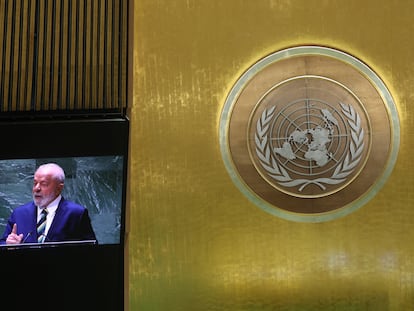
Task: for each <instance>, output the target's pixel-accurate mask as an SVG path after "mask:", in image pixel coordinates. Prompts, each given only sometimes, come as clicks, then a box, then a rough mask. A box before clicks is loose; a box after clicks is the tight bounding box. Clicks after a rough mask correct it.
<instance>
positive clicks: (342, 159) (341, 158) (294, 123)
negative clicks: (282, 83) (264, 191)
mask: <svg viewBox="0 0 414 311" xmlns="http://www.w3.org/2000/svg"><path fill="white" fill-rule="evenodd" d="M302 79H305V78H302ZM310 79H317V78H315V77H312V78H307V80H308V81H307V84H309V80H310ZM324 82H325V83H328V85H325V86H328V87H332V86H330V85H329V84H332V82H331V81H324ZM319 84H320V81H319ZM319 86H321V84H320V85H319ZM336 87H340V86H338V85H336ZM313 92H314V93H315V89H314V90H313ZM318 93H319V96H320V94H322V93H323V90H319V92H318ZM355 103H357V100H355V99H354V100H353V104H354V105H355ZM259 111H262V112H261V114H260V117H259V118H257V120H256V122H255V124H254V125H255V126H254V128H255V132H254V140H253V139H251V140H250V141H251V142H252V141H254V145H252V146H250V147H251V149H252V150H254V152H251V156H252V161H253V162H255V163H256V168H257V169H258V171H260V172H261V174H262V176H263V178H264V179H265V180H266V181H267V182H269V183H270V184H271V185H272V186H274V187H275V188H278V189H279V190H281V191H283V192H286V193H289V194H290V195H294V196H299V197H315V196H318V197H321V196H325V195H329V194H332V193H333V192H336V191H339V190H340V189H341V188H343V187H344V186H346V184H347V183H349V182H351V181H352V180H353V178H355V177H356V176H357V175H358V172H359V171H360V170H361V168H362V166H363V163H364V162H365V161H364V158H365V157H366V155H367V151H368V148H369V141H370V140H369V137H368V139H366V135H369V131H367V130H366V129H365V128H366V127H367V125H368V124H369V120H368V117H367V116H366V115H365V114H363V118H361V116H360V113H359V112H358V111H357V110H356V109H355V108H354V106H353V105H348V104H346V103H343V102H336V103H331V102H327V101H325V100H324V99H319V98H297V99H294V100H293V101H291V102H287V103H284V102H280V103H279V105H278V104H277V103H275V105H271V106H269V107H267V108H265V109H262V110H260V109H257V112H259ZM366 133H367V134H366ZM252 134H253V133H252Z"/></svg>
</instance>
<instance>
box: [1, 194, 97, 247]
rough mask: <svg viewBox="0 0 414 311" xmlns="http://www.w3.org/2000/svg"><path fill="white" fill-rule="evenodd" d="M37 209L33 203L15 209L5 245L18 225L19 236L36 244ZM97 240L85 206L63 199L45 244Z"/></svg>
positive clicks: (2, 240) (5, 236)
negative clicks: (14, 227)
mask: <svg viewBox="0 0 414 311" xmlns="http://www.w3.org/2000/svg"><path fill="white" fill-rule="evenodd" d="M36 222H37V207H36V206H35V204H34V203H33V202H30V203H27V204H24V205H22V206H19V207H17V208H15V209H14V210H13V212H12V214H11V215H10V218H9V220H8V222H7V226H6V229H5V230H4V233H3V236H2V238H1V239H0V244H5V243H6V239H7V236H8V235H9V234H10V233H11V231H12V228H13V225H14V224H15V223H17V234H21V233H23V239H24V242H25V243H36V242H37V234H36ZM81 240H96V237H95V233H94V231H93V228H92V225H91V220H90V218H89V214H88V210H87V209H86V208H84V207H83V206H81V205H79V204H76V203H74V202H71V201H67V200H65V199H64V198H62V199H61V200H60V202H59V206H58V208H57V209H56V214H55V217H54V219H53V222H52V224H51V225H50V228H49V231H48V233H47V236H46V239H45V242H62V241H81Z"/></svg>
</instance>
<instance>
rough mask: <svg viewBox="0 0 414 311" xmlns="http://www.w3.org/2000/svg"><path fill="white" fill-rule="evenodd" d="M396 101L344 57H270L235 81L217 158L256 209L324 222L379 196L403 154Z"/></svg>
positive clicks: (312, 49)
mask: <svg viewBox="0 0 414 311" xmlns="http://www.w3.org/2000/svg"><path fill="white" fill-rule="evenodd" d="M399 133H400V127H399V117H398V111H397V109H396V105H395V103H394V100H393V97H392V95H391V93H390V92H389V90H388V88H387V86H386V85H385V83H384V82H383V81H382V79H381V78H380V77H379V76H378V75H377V74H376V72H374V71H373V70H372V69H371V68H370V67H369V66H368V65H366V64H365V63H363V62H362V61H360V60H359V59H357V58H355V57H354V56H352V55H350V54H347V53H345V52H342V51H339V50H336V49H332V48H327V47H321V46H297V47H291V48H287V49H284V50H280V51H277V52H275V53H272V54H269V55H267V56H265V57H263V58H261V59H259V60H258V61H257V62H256V63H254V64H253V65H252V66H251V67H249V68H248V69H247V70H246V71H244V73H243V74H242V75H241V76H240V77H239V78H238V79H237V81H236V83H235V84H234V85H233V87H232V88H231V89H230V91H229V93H228V95H227V97H226V100H225V102H224V105H223V109H222V112H221V115H220V124H219V137H220V150H221V153H222V158H223V161H224V165H225V168H226V169H227V171H228V173H229V176H230V178H231V179H232V181H233V182H234V184H235V185H236V186H237V188H238V189H239V190H240V191H241V193H242V194H243V195H245V196H246V197H247V198H248V199H249V200H250V202H252V203H254V204H255V205H257V206H258V207H260V208H261V209H262V210H264V211H265V212H268V213H270V214H273V215H276V216H278V217H281V218H284V219H288V220H293V221H301V222H302V221H303V222H322V221H329V220H333V219H335V218H338V217H342V216H345V215H347V214H349V213H351V212H353V211H355V210H357V209H359V208H360V207H362V206H363V205H365V204H366V203H368V202H369V201H370V200H371V199H372V198H373V197H374V196H375V195H376V194H377V193H378V191H380V189H381V187H383V186H384V185H385V183H386V181H387V179H388V177H389V176H390V174H391V172H392V169H393V167H394V164H395V162H396V158H397V154H398V148H399V141H400V140H399Z"/></svg>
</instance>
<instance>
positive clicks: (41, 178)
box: [32, 169, 63, 207]
mask: <svg viewBox="0 0 414 311" xmlns="http://www.w3.org/2000/svg"><path fill="white" fill-rule="evenodd" d="M62 189H63V183H61V182H59V181H58V180H57V179H54V178H53V174H52V172H51V170H50V169H49V170H45V169H38V170H37V171H36V173H35V175H34V180H33V190H32V193H33V201H34V202H35V204H36V205H37V206H40V207H46V206H47V205H48V204H49V203H50V202H52V201H53V200H54V199H56V197H57V196H58V195H59V194H60V193H61V192H62Z"/></svg>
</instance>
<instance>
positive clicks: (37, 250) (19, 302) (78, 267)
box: [0, 118, 129, 310]
mask: <svg viewBox="0 0 414 311" xmlns="http://www.w3.org/2000/svg"><path fill="white" fill-rule="evenodd" d="M0 135H1V137H2V139H1V142H2V147H1V148H0V159H40V158H60V157H88V156H113V155H120V156H123V157H124V159H125V160H124V173H123V176H124V177H123V179H124V180H123V194H122V211H121V237H120V242H119V243H116V244H111V245H94V244H88V243H79V244H76V243H75V244H71V243H68V244H64V245H52V246H51V245H45V246H42V247H37V246H36V247H22V248H7V247H6V248H2V249H0V266H1V268H2V270H3V273H2V279H3V284H4V287H3V288H4V290H3V294H2V296H3V297H4V299H5V300H7V301H8V303H7V304H8V305H10V306H14V307H13V309H15V310H25V308H26V307H27V306H32V308H31V309H33V306H36V305H38V307H39V308H34V309H35V310H37V309H39V310H123V309H124V248H125V245H124V243H125V215H126V191H127V166H128V165H127V159H128V142H129V121H128V119H126V118H96V119H91V118H79V119H73V118H71V119H63V118H62V119H58V120H48V119H44V120H9V121H1V122H0ZM39 295H41V296H42V297H43V298H39ZM40 301H42V304H43V307H42V308H40V306H39V302H40Z"/></svg>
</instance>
